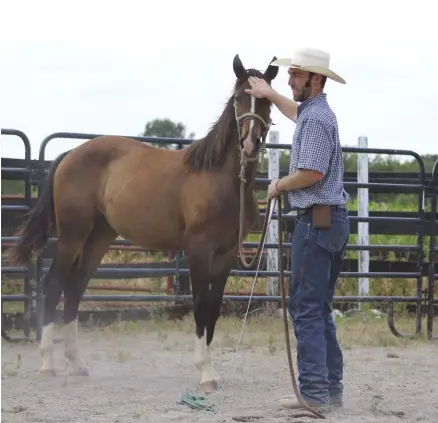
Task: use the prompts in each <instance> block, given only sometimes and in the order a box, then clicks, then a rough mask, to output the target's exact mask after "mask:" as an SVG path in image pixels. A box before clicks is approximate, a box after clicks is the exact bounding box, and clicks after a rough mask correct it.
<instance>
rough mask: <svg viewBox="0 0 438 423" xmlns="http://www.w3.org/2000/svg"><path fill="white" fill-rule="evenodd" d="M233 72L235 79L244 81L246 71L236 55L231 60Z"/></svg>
mask: <svg viewBox="0 0 438 423" xmlns="http://www.w3.org/2000/svg"><path fill="white" fill-rule="evenodd" d="M233 70H234V73H235V74H236V77H237V78H239V79H240V80H241V81H243V80H245V79H246V76H247V75H246V70H245V68H244V66H243V64H242V61H241V60H240V57H239V55H238V54H236V55H235V56H234V60H233Z"/></svg>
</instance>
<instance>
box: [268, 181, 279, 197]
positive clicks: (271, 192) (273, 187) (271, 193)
mask: <svg viewBox="0 0 438 423" xmlns="http://www.w3.org/2000/svg"><path fill="white" fill-rule="evenodd" d="M278 181H279V179H273V180H272V181H271V183H270V184H269V186H268V197H269V198H274V197H278V196H279V195H280V194H281V191H279V190H278V189H277V182H278Z"/></svg>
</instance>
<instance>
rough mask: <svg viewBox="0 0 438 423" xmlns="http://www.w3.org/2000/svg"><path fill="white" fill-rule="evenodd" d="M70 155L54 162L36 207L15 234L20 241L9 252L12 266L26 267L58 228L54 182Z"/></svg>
mask: <svg viewBox="0 0 438 423" xmlns="http://www.w3.org/2000/svg"><path fill="white" fill-rule="evenodd" d="M68 153H69V152H68V151H67V152H65V153H62V154H61V155H60V156H58V157H57V158H56V159H55V160H54V161H53V163H52V165H51V167H50V170H49V173H48V175H47V177H46V180H45V183H44V186H43V189H42V192H41V194H40V196H39V198H38V200H37V202H36V204H35V206H34V207H33V208H32V209H31V210H30V211H29V213H28V215H27V218H26V221H25V222H24V224H23V225H22V226H21V227H20V228H19V229H18V231H17V232H16V234H15V236H19V239H18V241H17V242H16V244H15V245H14V246H13V247H11V248H10V249H9V250H8V252H7V258H8V262H9V263H10V264H11V265H12V266H20V265H24V264H26V263H28V262H29V261H30V259H31V258H32V256H33V255H34V254H38V253H40V252H41V251H42V249H43V248H44V246H45V245H46V243H47V240H48V238H49V236H50V234H51V231H52V230H53V229H54V228H55V227H56V216H55V206H54V201H53V181H54V179H55V172H56V169H57V168H58V166H59V164H60V163H61V161H62V160H63V159H64V157H65V156H66V155H67V154H68Z"/></svg>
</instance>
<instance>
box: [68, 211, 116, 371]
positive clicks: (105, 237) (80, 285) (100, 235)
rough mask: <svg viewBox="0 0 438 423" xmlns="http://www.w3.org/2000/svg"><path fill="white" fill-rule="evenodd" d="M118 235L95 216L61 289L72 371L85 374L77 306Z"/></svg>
mask: <svg viewBox="0 0 438 423" xmlns="http://www.w3.org/2000/svg"><path fill="white" fill-rule="evenodd" d="M116 237H117V234H116V232H115V231H114V230H113V229H112V228H111V227H110V226H109V224H108V223H107V222H106V220H105V218H104V217H103V216H101V217H99V218H98V219H96V221H95V223H94V226H93V229H92V231H91V232H90V234H89V236H88V238H87V240H86V242H85V245H84V247H83V249H82V252H81V254H80V256H79V260H78V265H77V266H76V267H75V269H74V270H73V271H72V273H71V274H70V276H69V278H68V280H67V283H66V285H65V289H64V297H65V303H64V325H65V326H64V342H65V357H66V358H67V359H68V360H69V362H70V363H71V365H72V366H73V370H72V372H71V373H72V374H76V375H84V376H86V375H88V369H87V366H86V365H85V363H84V361H83V360H82V358H81V356H80V353H79V344H78V309H79V303H80V300H81V298H82V296H83V295H84V292H85V290H86V288H87V285H88V282H89V280H90V278H91V276H92V275H93V273H94V271H95V270H96V268H97V267H98V266H99V264H100V262H101V261H102V258H103V256H104V255H105V253H106V252H107V250H108V247H109V246H110V244H111V243H112V242H113V241H114V240H115V238H116Z"/></svg>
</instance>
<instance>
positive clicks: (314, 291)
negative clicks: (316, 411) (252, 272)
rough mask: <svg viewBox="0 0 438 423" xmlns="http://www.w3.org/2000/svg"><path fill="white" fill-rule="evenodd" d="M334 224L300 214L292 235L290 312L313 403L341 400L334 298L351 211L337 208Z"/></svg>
mask: <svg viewBox="0 0 438 423" xmlns="http://www.w3.org/2000/svg"><path fill="white" fill-rule="evenodd" d="M331 215H332V227H331V228H330V229H327V230H324V229H315V228H314V227H313V224H312V212H311V211H308V212H306V213H304V214H301V215H298V216H297V221H296V227H295V231H294V233H293V236H292V248H291V250H292V251H291V259H292V262H291V270H292V280H291V288H290V291H289V292H290V294H289V296H290V299H289V313H290V315H291V317H292V319H293V326H294V331H295V336H296V339H297V364H298V372H299V378H298V380H299V384H300V392H301V394H302V396H303V398H304V399H305V400H306V401H307V402H308V403H309V405H319V404H321V405H323V404H328V403H329V402H330V398H331V400H332V402H334V403H335V402H339V401H341V399H342V391H343V384H342V382H341V381H342V378H343V367H344V366H343V356H342V352H341V349H340V347H339V344H338V341H337V338H336V327H335V323H334V321H333V318H332V314H331V312H332V306H331V303H332V299H333V295H334V292H335V285H336V280H337V278H338V276H339V272H340V270H341V264H342V257H343V253H344V250H345V246H346V245H347V242H348V236H349V233H350V222H349V220H348V212H347V210H346V209H344V208H340V207H336V206H335V207H332V210H331Z"/></svg>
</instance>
